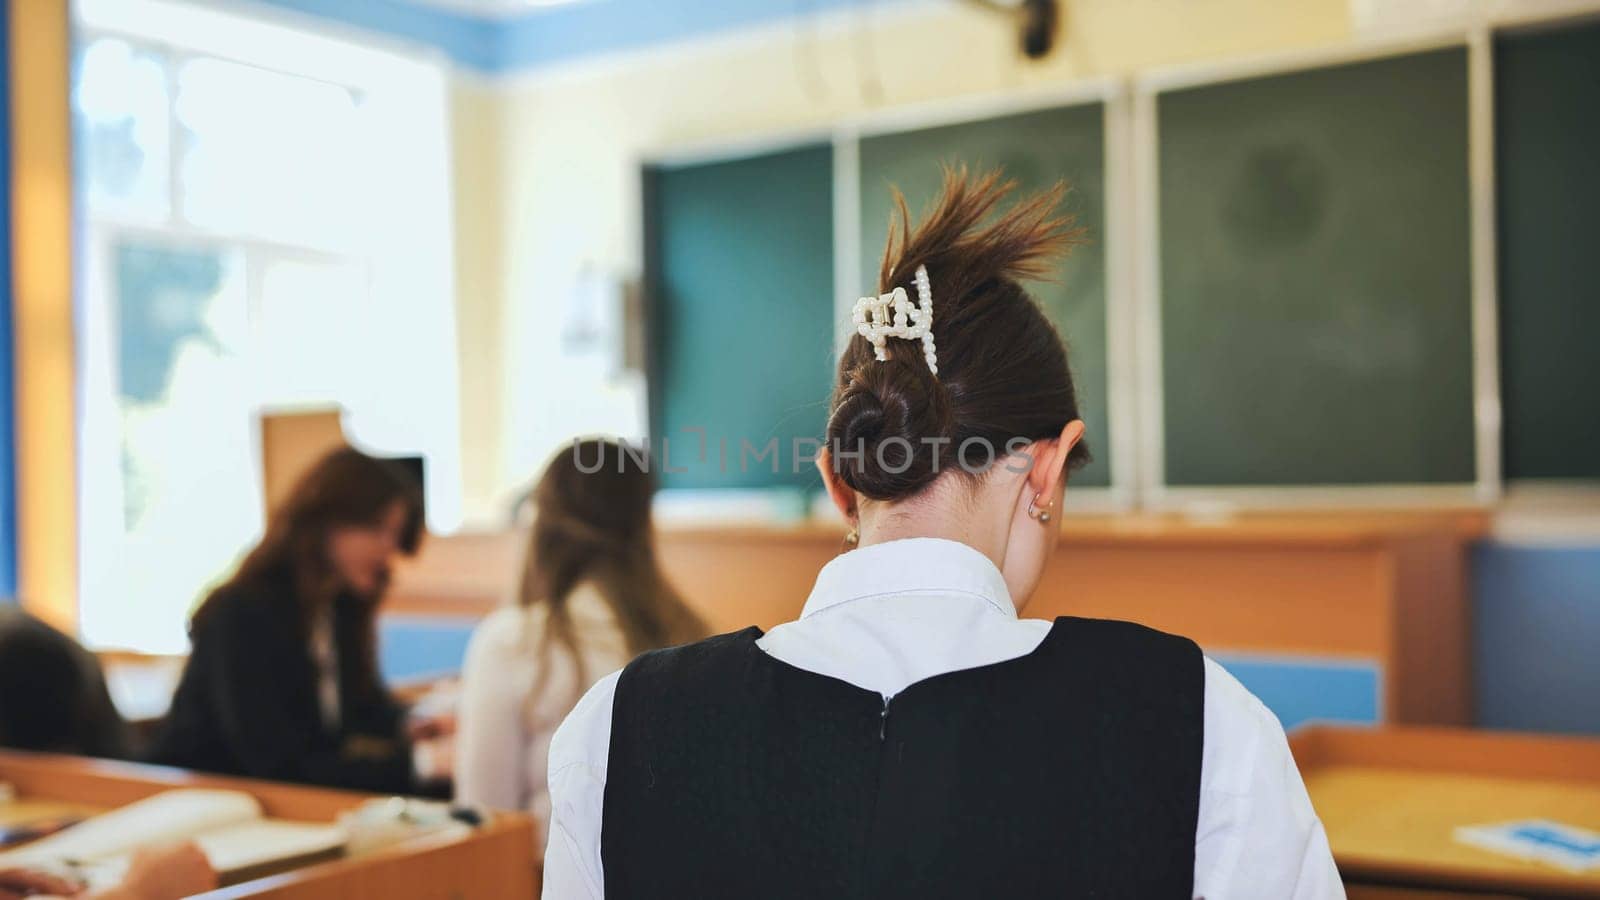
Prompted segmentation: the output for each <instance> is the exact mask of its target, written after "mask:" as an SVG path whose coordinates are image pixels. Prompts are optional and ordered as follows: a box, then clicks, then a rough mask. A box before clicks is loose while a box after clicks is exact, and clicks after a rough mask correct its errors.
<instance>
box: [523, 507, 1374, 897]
mask: <svg viewBox="0 0 1600 900" xmlns="http://www.w3.org/2000/svg"><path fill="white" fill-rule="evenodd" d="M1050 625H1051V623H1050V622H1047V621H1044V620H1042V619H1021V618H1018V616H1017V608H1016V606H1015V604H1013V603H1012V600H1011V596H1010V593H1009V592H1008V590H1007V589H1006V583H1005V579H1004V578H1003V577H1002V576H1001V574H1000V570H999V569H997V568H996V567H995V565H994V563H992V562H990V561H989V559H988V557H986V556H984V555H983V554H981V553H979V552H978V551H976V550H974V549H972V548H971V547H968V546H967V545H965V544H959V543H954V542H951V541H942V540H934V539H930V538H918V539H913V540H903V541H892V542H889V543H886V544H877V545H874V546H870V547H863V548H861V549H858V550H852V551H850V552H849V553H845V554H843V555H841V556H839V557H838V558H836V559H835V560H833V561H832V562H830V563H829V564H828V565H827V566H826V567H824V568H823V570H822V572H821V574H820V575H819V576H818V577H817V583H816V587H815V588H813V589H812V591H811V597H810V599H808V600H807V601H806V604H805V608H804V609H803V610H802V611H801V614H800V618H799V619H798V620H796V621H794V622H789V623H787V624H784V625H779V626H778V627H776V628H774V629H772V631H771V632H769V633H767V634H766V635H765V636H763V637H762V638H761V639H760V640H759V641H758V642H757V645H758V646H759V647H760V648H761V649H762V650H764V651H765V652H766V653H768V654H770V655H771V656H773V657H776V658H777V659H780V660H782V661H784V662H786V663H789V664H790V665H793V666H796V667H799V668H802V669H805V670H807V671H810V672H816V673H819V674H822V675H829V676H832V677H834V678H838V679H842V680H844V681H847V682H849V683H851V684H853V685H856V686H857V687H861V688H866V689H868V690H874V691H877V692H878V693H880V694H882V695H883V696H884V698H885V699H887V698H890V697H892V696H894V695H895V694H897V693H899V692H900V691H902V690H904V689H905V688H906V687H907V686H909V685H911V684H913V683H915V682H917V681H921V680H923V679H925V678H929V677H932V676H934V675H939V674H941V673H944V672H953V671H956V670H959V669H969V668H973V667H976V666H983V665H989V664H991V663H996V662H1000V661H1001V660H1006V659H1013V658H1016V657H1019V656H1025V655H1027V654H1028V653H1031V652H1033V650H1034V649H1035V648H1037V647H1038V646H1039V643H1040V642H1041V641H1042V640H1044V638H1045V635H1046V634H1047V633H1049V631H1050ZM1205 677H1206V686H1205V713H1204V715H1205V726H1204V727H1205V740H1204V748H1203V750H1202V758H1201V767H1200V819H1199V823H1198V828H1197V833H1196V836H1195V857H1194V896H1195V897H1196V898H1205V900H1246V898H1249V900H1257V898H1259V900H1336V898H1342V897H1344V887H1343V886H1342V885H1341V884H1340V881H1339V873H1338V870H1336V869H1335V868H1334V864H1333V855H1332V854H1331V853H1330V852H1329V849H1328V839H1327V836H1326V835H1325V834H1324V833H1323V830H1322V823H1321V822H1320V821H1318V819H1317V816H1316V813H1315V812H1314V811H1313V810H1312V808H1311V801H1310V799H1309V798H1308V797H1307V795H1306V789H1305V785H1304V784H1303V783H1302V782H1301V780H1300V772H1299V771H1298V770H1297V769H1296V768H1295V764H1294V758H1293V757H1292V756H1290V755H1289V745H1288V742H1287V741H1286V740H1285V739H1284V734H1283V728H1282V727H1281V726H1280V725H1279V724H1278V720H1277V719H1276V718H1274V717H1273V715H1272V713H1271V712H1269V711H1268V710H1267V708H1266V707H1265V706H1262V705H1261V701H1259V700H1257V699H1256V698H1255V697H1254V696H1253V695H1251V693H1250V692H1249V691H1247V690H1245V688H1244V686H1243V685H1241V684H1239V682H1238V681H1237V680H1236V679H1235V678H1234V677H1233V676H1232V675H1229V674H1228V673H1227V672H1226V671H1224V670H1223V669H1222V667H1221V666H1219V665H1217V664H1216V663H1214V662H1212V661H1211V660H1210V659H1207V660H1206V661H1205ZM616 688H617V676H616V675H610V676H607V677H606V678H605V679H603V680H601V681H600V682H599V683H598V684H596V685H595V686H594V688H593V689H592V690H590V691H589V693H588V694H587V695H585V696H584V698H583V701H582V702H581V703H579V704H578V706H577V708H576V709H574V710H573V712H572V715H571V716H570V717H569V718H568V719H567V721H566V722H565V723H564V724H563V725H562V726H561V730H560V731H559V732H557V733H556V736H555V741H554V744H553V746H552V747H551V750H550V755H549V767H550V797H551V799H552V801H553V810H554V815H553V818H552V820H551V822H550V825H549V834H550V838H549V841H550V843H549V848H548V850H547V851H546V857H545V870H544V896H545V897H546V898H554V900H575V898H586V900H600V898H602V897H604V896H605V868H604V865H603V863H602V861H601V858H600V832H601V814H602V811H603V806H604V801H605V786H606V764H607V761H608V759H609V756H610V748H611V708H612V698H613V697H614V696H615V693H616ZM1038 749H1039V750H1040V751H1041V752H1043V751H1047V750H1048V748H1038ZM542 761H543V760H541V762H542ZM996 883H997V884H1004V873H996Z"/></svg>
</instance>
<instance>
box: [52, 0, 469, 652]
mask: <svg viewBox="0 0 1600 900" xmlns="http://www.w3.org/2000/svg"><path fill="white" fill-rule="evenodd" d="M129 2H131V3H133V4H134V5H137V6H140V7H141V10H140V11H139V12H140V14H138V15H135V14H130V13H129V12H128V11H127V10H128V3H129ZM77 11H78V18H79V21H78V25H79V31H78V36H77V38H78V40H77V47H78V50H77V54H76V71H75V83H74V90H73V99H74V114H75V128H76V135H77V138H76V140H77V151H76V155H77V163H76V165H77V180H78V193H79V198H80V199H79V202H80V204H81V209H82V212H83V220H84V227H83V234H82V240H81V243H80V250H79V252H80V269H81V271H82V272H83V276H84V277H83V279H82V282H81V284H82V287H81V291H80V296H79V310H78V321H79V360H80V363H79V364H80V378H81V381H80V384H81V391H82V397H83V415H82V418H81V425H80V428H81V433H80V441H79V455H80V459H79V476H80V490H79V505H80V513H81V515H80V523H81V525H80V527H81V529H82V535H81V541H80V574H81V582H80V584H81V588H80V590H81V594H80V623H81V629H82V632H83V636H84V638H85V640H86V641H88V642H89V643H90V644H92V645H97V646H118V647H128V648H133V649H137V650H143V651H150V652H176V651H181V650H183V649H184V647H185V645H186V636H185V631H186V625H187V619H188V614H189V612H190V611H191V610H192V609H193V607H194V605H195V604H196V603H197V602H198V601H199V600H200V599H201V598H202V597H203V596H204V594H205V593H206V591H207V590H208V589H209V588H210V587H211V586H212V585H214V584H215V583H216V582H217V581H219V580H220V579H221V578H222V577H224V576H225V575H226V574H227V573H228V572H229V571H230V570H231V568H232V567H233V566H234V565H235V564H236V563H237V561H238V559H239V558H240V557H241V555H242V554H243V553H244V552H246V551H247V550H248V549H249V548H250V546H252V545H253V543H254V542H255V540H256V539H257V538H258V537H259V536H260V533H261V530H262V527H263V524H264V519H265V510H264V509H263V499H262V485H261V474H260V463H259V454H260V450H259V433H260V432H259V417H260V415H261V413H262V412H263V411H269V410H279V409H286V408H309V407H328V406H331V405H337V406H339V407H342V408H343V409H344V411H345V431H346V434H347V435H348V436H350V437H351V439H352V440H354V441H355V442H356V443H357V444H358V445H359V446H361V447H363V448H364V449H367V450H369V451H372V452H376V453H391V454H406V455H414V454H418V455H422V456H423V457H424V458H425V459H426V461H427V462H426V465H427V475H428V485H427V489H428V497H427V499H428V511H429V524H430V526H431V527H432V528H433V529H435V530H448V529H450V528H452V527H454V526H455V525H456V524H457V520H458V519H459V516H460V502H461V501H460V474H459V462H458V456H459V429H458V424H457V418H458V413H457V388H456V368H455V367H456V350H455V347H456V344H455V333H454V313H453V307H452V285H451V281H450V259H451V249H450V240H449V225H448V222H449V192H448V191H449V189H448V174H449V171H448V154H447V152H446V147H447V145H446V135H445V110H444V89H443V75H442V71H441V70H440V69H439V68H438V67H437V66H435V65H433V64H431V63H423V62H418V61H414V60H411V59H408V58H405V57H400V56H395V55H393V54H387V53H378V52H375V51H373V50H371V49H370V48H364V47H358V46H356V45H344V44H340V43H338V42H332V41H329V40H327V39H325V38H321V37H316V36H311V35H298V34H297V33H296V32H294V31H291V30H289V29H285V28H283V27H280V26H277V25H273V24H270V23H263V22H257V21H255V20H252V19H250V18H247V17H243V16H238V15H232V14H219V13H217V12H216V11H214V10H206V9H200V8H198V7H185V6H183V5H180V4H170V3H162V2H159V0H150V2H146V0H125V2H121V3H99V2H94V0H85V2H83V3H80V4H79V6H78V10H77ZM402 213H403V215H402Z"/></svg>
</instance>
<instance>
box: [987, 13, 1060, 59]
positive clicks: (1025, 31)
mask: <svg viewBox="0 0 1600 900" xmlns="http://www.w3.org/2000/svg"><path fill="white" fill-rule="evenodd" d="M967 2H968V3H970V4H972V5H974V6H980V7H983V8H984V9H987V10H990V11H992V12H997V13H1002V14H1004V15H1008V16H1011V17H1013V18H1014V19H1015V20H1016V21H1017V23H1018V25H1019V26H1020V30H1021V37H1022V54H1023V55H1024V56H1026V57H1028V58H1029V59H1043V58H1044V57H1046V56H1048V55H1050V51H1051V50H1052V49H1054V47H1055V43H1056V28H1057V26H1058V25H1059V24H1060V21H1061V3H1060V0H967Z"/></svg>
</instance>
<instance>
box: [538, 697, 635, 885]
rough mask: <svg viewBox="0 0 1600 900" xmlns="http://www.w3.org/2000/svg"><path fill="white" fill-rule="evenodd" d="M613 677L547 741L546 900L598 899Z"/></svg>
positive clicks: (602, 871)
mask: <svg viewBox="0 0 1600 900" xmlns="http://www.w3.org/2000/svg"><path fill="white" fill-rule="evenodd" d="M621 674H622V673H621V672H614V673H612V674H610V675H607V676H606V677H605V678H602V679H600V681H599V682H597V683H596V684H595V686H594V687H592V688H590V689H589V692H588V693H586V694H584V696H583V699H582V700H580V701H578V705H577V706H576V707H575V708H574V709H573V710H572V714H571V715H569V716H567V719H566V721H565V722H562V723H561V727H560V728H558V729H556V733H555V737H554V738H553V739H551V741H550V842H549V846H547V847H546V848H545V858H544V897H545V900H602V898H604V897H605V893H606V888H605V869H604V868H603V867H602V865H601V861H600V826H601V821H600V817H601V813H602V810H603V809H604V807H605V794H606V766H607V764H608V763H609V762H610V758H611V707H612V702H613V700H614V699H615V697H616V691H617V679H618V678H619V677H620V676H621Z"/></svg>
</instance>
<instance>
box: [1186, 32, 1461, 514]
mask: <svg viewBox="0 0 1600 900" xmlns="http://www.w3.org/2000/svg"><path fill="white" fill-rule="evenodd" d="M1156 102H1157V107H1156V115H1157V127H1158V134H1159V136H1158V138H1157V143H1158V146H1157V149H1158V153H1159V188H1160V201H1159V202H1160V206H1159V212H1160V276H1161V297H1160V302H1161V344H1162V358H1161V364H1162V390H1163V406H1164V409H1163V422H1164V447H1165V472H1166V482H1167V483H1168V484H1169V485H1175V486H1190V485H1195V486H1225V485H1232V486H1239V485H1248V486H1275V485H1381V484H1422V483H1470V482H1472V481H1474V480H1475V471H1476V466H1475V460H1476V453H1475V447H1474V428H1473V362H1472V298H1471V264H1470V252H1471V250H1470V203H1469V195H1468V169H1467V56H1466V51H1465V49H1464V48H1448V49H1444V50H1438V51H1431V52H1427V53H1420V54H1414V55H1408V56H1403V57H1395V58H1387V59H1381V60H1377V61H1369V62H1361V63H1353V64H1349V65H1342V66H1334V67H1329V68H1322V69H1316V70H1311V71H1302V72H1296V73H1292V74H1281V75H1273V76H1267V77H1260V78H1254V79H1250V80H1244V81H1234V82H1228V83H1222V84H1213V85H1207V86H1204V87H1196V88H1189V89H1183V90H1174V91H1170V92H1167V93H1163V94H1161V95H1159V96H1158V97H1157V100H1156Z"/></svg>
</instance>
